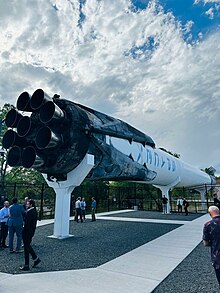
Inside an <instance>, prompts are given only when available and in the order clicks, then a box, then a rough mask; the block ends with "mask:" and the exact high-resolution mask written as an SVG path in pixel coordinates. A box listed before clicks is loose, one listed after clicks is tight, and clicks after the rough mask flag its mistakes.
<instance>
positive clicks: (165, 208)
mask: <svg viewBox="0 0 220 293" xmlns="http://www.w3.org/2000/svg"><path fill="white" fill-rule="evenodd" d="M167 202H168V198H166V196H165V195H163V197H162V203H163V214H167Z"/></svg>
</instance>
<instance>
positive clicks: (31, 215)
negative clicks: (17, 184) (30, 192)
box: [20, 199, 41, 271]
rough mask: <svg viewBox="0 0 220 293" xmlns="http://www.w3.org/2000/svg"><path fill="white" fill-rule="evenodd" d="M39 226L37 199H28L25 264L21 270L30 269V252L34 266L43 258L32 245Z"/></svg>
mask: <svg viewBox="0 0 220 293" xmlns="http://www.w3.org/2000/svg"><path fill="white" fill-rule="evenodd" d="M36 226H37V210H36V207H35V201H34V200H33V199H29V201H27V210H26V212H25V217H24V228H23V233H22V236H23V242H24V259H25V264H24V266H22V267H20V270H21V271H29V269H30V267H29V261H30V259H29V254H30V255H31V257H32V259H33V261H34V264H33V266H32V267H33V268H34V267H36V266H37V265H38V264H39V263H40V262H41V260H40V259H39V257H38V256H37V255H36V253H35V251H34V250H33V248H32V246H31V241H32V238H33V236H34V233H35V230H36Z"/></svg>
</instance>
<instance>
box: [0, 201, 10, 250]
mask: <svg viewBox="0 0 220 293" xmlns="http://www.w3.org/2000/svg"><path fill="white" fill-rule="evenodd" d="M8 218H9V202H8V201H7V200H6V201H5V202H4V207H3V208H2V209H1V210H0V223H1V228H0V248H2V249H4V248H7V247H8V246H7V245H6V238H7V236H8V223H7V222H8Z"/></svg>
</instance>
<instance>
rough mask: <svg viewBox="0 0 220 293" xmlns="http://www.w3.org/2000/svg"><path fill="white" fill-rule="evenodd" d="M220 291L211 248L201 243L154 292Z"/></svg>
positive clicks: (203, 292)
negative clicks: (211, 257) (211, 256)
mask: <svg viewBox="0 0 220 293" xmlns="http://www.w3.org/2000/svg"><path fill="white" fill-rule="evenodd" d="M171 292H172V293H182V292H188V293H215V292H220V289H219V288H218V282H217V280H216V277H215V272H214V270H213V268H212V265H211V260H210V248H207V247H204V246H203V244H202V243H200V244H199V245H198V246H197V247H196V248H195V249H194V250H193V251H192V252H191V254H189V255H188V256H187V258H185V259H184V260H183V261H182V262H181V264H180V265H179V266H178V267H177V268H176V269H175V270H174V271H173V272H172V273H171V274H170V275H169V276H168V277H167V278H166V279H165V280H164V281H163V282H162V283H161V284H160V285H159V286H158V287H157V288H156V289H155V290H154V291H153V293H171Z"/></svg>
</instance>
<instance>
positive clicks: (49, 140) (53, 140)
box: [35, 126, 62, 149]
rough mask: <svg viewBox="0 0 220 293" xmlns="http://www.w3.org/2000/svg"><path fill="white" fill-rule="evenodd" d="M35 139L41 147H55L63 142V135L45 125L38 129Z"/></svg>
mask: <svg viewBox="0 0 220 293" xmlns="http://www.w3.org/2000/svg"><path fill="white" fill-rule="evenodd" d="M35 141H36V146H37V147H38V148H39V149H45V148H54V147H56V146H57V145H58V144H60V143H62V136H61V135H59V134H55V133H54V132H53V131H52V130H51V129H50V128H49V127H47V126H45V127H42V128H41V129H40V130H39V131H38V133H37V136H36V139H35Z"/></svg>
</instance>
